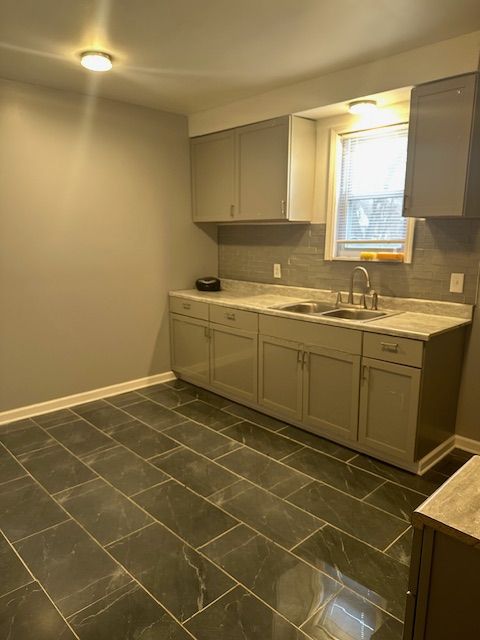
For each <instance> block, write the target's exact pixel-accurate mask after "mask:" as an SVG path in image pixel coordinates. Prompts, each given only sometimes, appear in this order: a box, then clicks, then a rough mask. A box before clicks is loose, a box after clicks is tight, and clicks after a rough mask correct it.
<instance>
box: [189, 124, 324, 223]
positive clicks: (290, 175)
mask: <svg viewBox="0 0 480 640" xmlns="http://www.w3.org/2000/svg"><path fill="white" fill-rule="evenodd" d="M315 126H316V125H315V122H314V121H313V120H308V119H306V118H301V117H299V116H292V115H290V116H284V117H281V118H275V119H273V120H267V121H265V122H259V123H255V124H251V125H247V126H244V127H237V128H235V129H230V130H227V131H222V132H219V133H213V134H209V135H206V136H200V137H198V138H192V140H191V142H190V149H191V164H192V197H193V220H194V221H195V222H256V221H257V222H268V221H274V222H309V221H310V219H311V216H312V209H313V191H314V179H315V146H316V129H315Z"/></svg>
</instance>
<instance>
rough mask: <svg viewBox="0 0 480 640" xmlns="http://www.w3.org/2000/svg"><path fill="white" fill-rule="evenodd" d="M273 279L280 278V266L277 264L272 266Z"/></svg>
mask: <svg viewBox="0 0 480 640" xmlns="http://www.w3.org/2000/svg"><path fill="white" fill-rule="evenodd" d="M273 277H274V278H281V277H282V265H281V264H279V263H278V262H275V264H274V265H273Z"/></svg>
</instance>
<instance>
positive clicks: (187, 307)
mask: <svg viewBox="0 0 480 640" xmlns="http://www.w3.org/2000/svg"><path fill="white" fill-rule="evenodd" d="M191 306H192V305H191V304H188V302H184V303H183V304H182V307H183V308H184V309H187V310H188V309H190V308H191Z"/></svg>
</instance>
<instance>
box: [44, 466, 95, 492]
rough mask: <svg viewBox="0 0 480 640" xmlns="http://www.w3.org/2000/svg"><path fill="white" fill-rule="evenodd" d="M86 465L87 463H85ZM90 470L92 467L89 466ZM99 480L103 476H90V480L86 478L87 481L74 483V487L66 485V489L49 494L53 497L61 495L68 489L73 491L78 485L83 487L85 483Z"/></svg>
mask: <svg viewBox="0 0 480 640" xmlns="http://www.w3.org/2000/svg"><path fill="white" fill-rule="evenodd" d="M85 466H86V465H85ZM87 468H88V469H89V470H91V469H90V467H87ZM93 473H95V472H93ZM97 480H101V477H100V476H99V475H98V474H97V477H96V478H90V480H85V482H79V483H78V484H74V485H73V487H65V489H60V491H55V492H53V493H50V492H49V495H50V496H52V497H55V496H59V495H60V494H61V493H66V492H67V491H72V490H73V489H76V488H77V487H83V485H84V484H89V483H90V482H96V481H97Z"/></svg>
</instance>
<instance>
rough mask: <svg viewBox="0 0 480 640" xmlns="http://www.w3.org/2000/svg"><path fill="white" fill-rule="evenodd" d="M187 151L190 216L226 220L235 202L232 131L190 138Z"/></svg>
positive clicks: (205, 219) (231, 213)
mask: <svg viewBox="0 0 480 640" xmlns="http://www.w3.org/2000/svg"><path fill="white" fill-rule="evenodd" d="M190 151H191V161H192V198H193V219H194V220H195V221H198V222H209V221H229V222H230V221H231V220H232V216H233V214H234V204H235V132H234V131H222V132H221V133H214V134H211V135H208V136H203V137H201V138H193V139H192V140H191V142H190Z"/></svg>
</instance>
